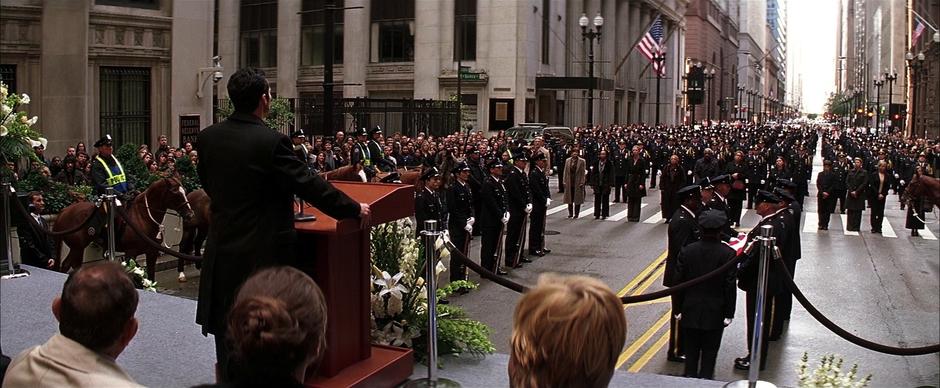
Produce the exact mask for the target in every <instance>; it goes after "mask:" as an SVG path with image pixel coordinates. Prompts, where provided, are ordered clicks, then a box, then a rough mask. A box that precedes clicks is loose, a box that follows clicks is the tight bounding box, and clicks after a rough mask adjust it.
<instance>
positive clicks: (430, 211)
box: [415, 167, 447, 236]
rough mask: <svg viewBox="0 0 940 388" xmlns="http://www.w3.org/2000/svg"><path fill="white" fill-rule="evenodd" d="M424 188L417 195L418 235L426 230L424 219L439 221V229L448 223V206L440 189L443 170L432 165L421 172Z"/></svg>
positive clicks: (416, 216) (416, 218)
mask: <svg viewBox="0 0 940 388" xmlns="http://www.w3.org/2000/svg"><path fill="white" fill-rule="evenodd" d="M421 181H422V182H424V189H422V190H421V191H420V192H418V194H417V195H415V221H416V222H417V224H418V225H417V227H415V231H416V232H417V234H418V236H421V232H422V231H424V221H430V220H434V221H437V228H438V230H442V229H443V228H444V226H445V225H447V223H446V221H447V208H446V207H445V204H444V200H443V199H442V198H441V194H440V192H439V191H438V190H440V188H441V172H440V171H439V170H438V169H437V167H431V168H429V169H427V170H425V171H424V173H423V174H421Z"/></svg>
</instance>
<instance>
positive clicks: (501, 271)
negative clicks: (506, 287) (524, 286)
mask: <svg viewBox="0 0 940 388" xmlns="http://www.w3.org/2000/svg"><path fill="white" fill-rule="evenodd" d="M496 274H497V275H501V276H503V275H509V272H506V270H504V269H502V268H499V269H497V270H496Z"/></svg>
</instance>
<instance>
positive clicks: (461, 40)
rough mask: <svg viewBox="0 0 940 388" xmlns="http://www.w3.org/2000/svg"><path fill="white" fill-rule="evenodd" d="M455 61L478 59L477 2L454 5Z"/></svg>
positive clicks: (463, 0) (460, 1)
mask: <svg viewBox="0 0 940 388" xmlns="http://www.w3.org/2000/svg"><path fill="white" fill-rule="evenodd" d="M454 59H459V60H462V61H472V60H475V59H477V0H457V3H456V4H454Z"/></svg>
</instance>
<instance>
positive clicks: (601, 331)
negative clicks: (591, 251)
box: [509, 275, 627, 388]
mask: <svg viewBox="0 0 940 388" xmlns="http://www.w3.org/2000/svg"><path fill="white" fill-rule="evenodd" d="M626 335H627V321H626V318H625V317H624V314H623V305H622V304H621V303H620V299H619V298H617V296H616V295H614V293H613V292H612V291H611V290H610V288H608V287H607V285H605V284H604V283H602V282H601V281H599V280H597V279H593V278H589V277H584V276H570V277H560V276H557V275H542V276H541V277H539V282H538V286H536V287H535V288H533V289H532V290H530V291H528V292H526V294H525V295H524V296H523V297H522V299H521V300H520V301H519V304H518V305H517V306H516V311H515V314H514V315H513V330H512V344H511V349H510V355H509V381H510V385H511V386H513V387H515V388H535V387H539V388H550V387H606V386H607V384H608V383H610V379H611V378H612V377H613V375H614V369H616V363H617V357H618V356H619V355H620V351H621V349H623V344H624V340H625V339H626Z"/></svg>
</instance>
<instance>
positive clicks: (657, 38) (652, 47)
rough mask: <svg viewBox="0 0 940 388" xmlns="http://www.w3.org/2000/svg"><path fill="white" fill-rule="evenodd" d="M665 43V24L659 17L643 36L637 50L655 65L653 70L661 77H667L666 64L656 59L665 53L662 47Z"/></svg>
mask: <svg viewBox="0 0 940 388" xmlns="http://www.w3.org/2000/svg"><path fill="white" fill-rule="evenodd" d="M662 41H663V22H662V20H660V19H659V16H657V17H656V20H653V25H652V26H650V29H649V31H647V32H646V35H643V39H640V43H637V48H638V49H639V50H640V52H641V53H643V56H644V57H646V59H648V60H649V61H650V63H651V64H652V65H653V70H654V71H655V72H656V74H658V75H659V76H660V77H663V76H665V75H666V63H665V61H657V60H656V57H657V56H659V55H662V54H663V53H664V52H665V48H664V47H663V46H662Z"/></svg>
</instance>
